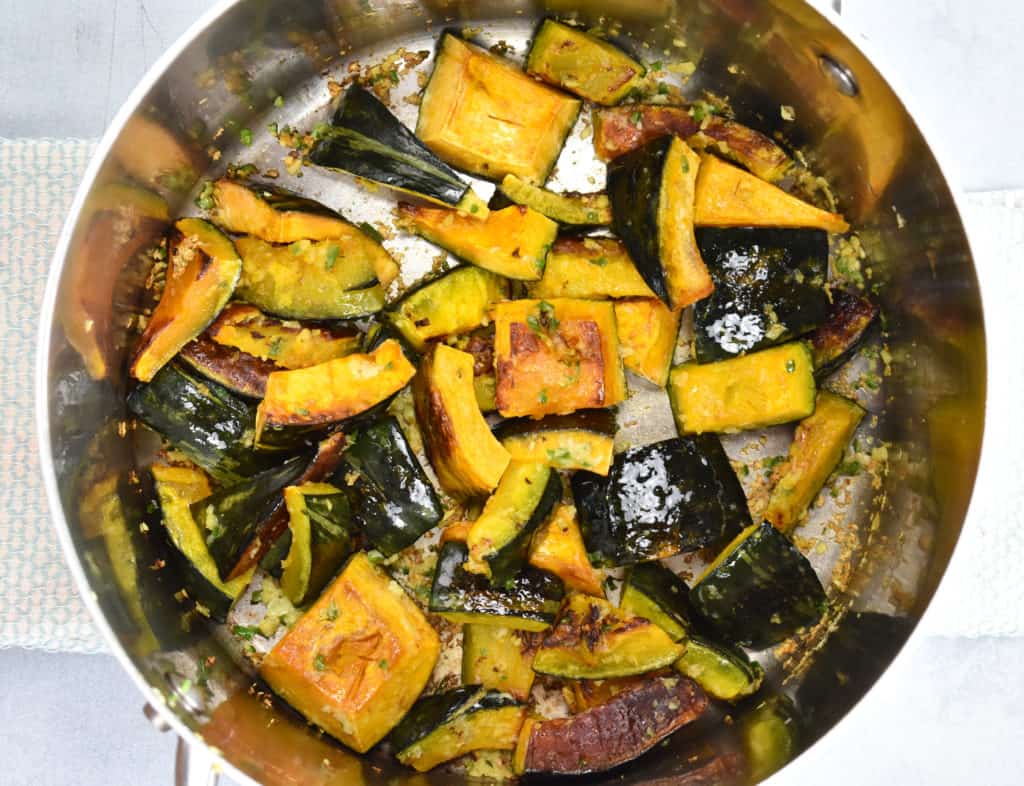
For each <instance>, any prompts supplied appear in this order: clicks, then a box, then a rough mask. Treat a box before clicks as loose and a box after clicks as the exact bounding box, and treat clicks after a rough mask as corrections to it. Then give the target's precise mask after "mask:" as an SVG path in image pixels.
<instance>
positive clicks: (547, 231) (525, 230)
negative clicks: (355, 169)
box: [398, 203, 558, 281]
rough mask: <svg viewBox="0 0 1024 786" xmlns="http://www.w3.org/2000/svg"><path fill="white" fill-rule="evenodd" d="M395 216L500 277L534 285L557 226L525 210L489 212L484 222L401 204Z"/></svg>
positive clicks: (445, 247)
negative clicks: (529, 282)
mask: <svg viewBox="0 0 1024 786" xmlns="http://www.w3.org/2000/svg"><path fill="white" fill-rule="evenodd" d="M398 214H399V217H400V219H401V220H402V221H405V222H407V223H408V224H409V225H410V227H411V228H412V230H413V231H414V232H416V234H418V235H422V236H423V237H425V238H426V239H427V240H429V241H430V242H431V243H436V244H437V245H439V246H441V248H443V249H445V250H447V251H451V252H452V253H453V254H455V256H457V257H459V258H460V259H464V260H466V261H467V262H471V263H472V264H474V265H477V266H478V267H482V268H483V269H484V270H490V271H491V272H492V273H497V274H498V275H499V276H505V277H506V278H514V279H521V280H524V281H536V280H537V279H539V278H540V277H541V275H542V274H543V273H544V260H545V259H546V258H547V254H548V249H549V248H550V247H551V244H552V243H554V242H555V235H556V234H557V233H558V224H556V223H555V222H554V221H552V220H551V219H550V218H547V217H546V216H544V215H542V214H540V213H538V212H537V211H536V210H531V209H530V208H528V207H522V206H520V205H512V206H510V207H506V208H504V209H502V210H492V211H491V212H490V214H488V216H487V218H485V219H482V220H481V219H478V218H475V217H474V216H472V215H468V214H466V213H462V212H459V211H457V210H449V209H445V208H434V207H423V206H419V205H409V204H405V203H399V205H398Z"/></svg>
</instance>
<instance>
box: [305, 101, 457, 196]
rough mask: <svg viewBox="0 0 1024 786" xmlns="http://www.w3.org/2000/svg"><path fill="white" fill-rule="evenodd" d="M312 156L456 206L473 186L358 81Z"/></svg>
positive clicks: (330, 165)
mask: <svg viewBox="0 0 1024 786" xmlns="http://www.w3.org/2000/svg"><path fill="white" fill-rule="evenodd" d="M310 160H311V161H312V162H313V163H314V164H317V165H319V166H323V167H327V168H330V169H340V170H343V171H345V172H349V173H350V174H352V175H355V176H357V177H362V178H365V179H367V180H372V181H374V182H377V183H381V184H383V185H385V186H389V187H392V188H397V189H400V190H402V191H408V192H412V193H415V194H419V195H421V196H423V197H425V198H427V199H430V200H432V201H435V202H440V203H441V204H445V205H451V206H455V205H457V204H458V203H459V201H460V200H461V199H462V197H463V196H465V194H466V192H467V191H469V184H468V183H466V182H465V181H463V180H461V179H460V178H459V176H458V174H457V173H456V172H455V170H454V169H452V168H451V167H450V166H448V165H447V164H445V163H444V162H443V161H441V159H439V158H438V157H437V156H435V155H434V154H433V153H432V152H430V150H429V149H427V147H426V146H424V145H423V144H422V143H421V142H420V141H419V139H417V138H416V136H415V135H414V134H413V133H412V132H411V131H409V130H408V129H407V128H406V127H405V126H404V125H402V123H401V122H400V121H399V120H398V118H396V117H395V116H394V115H393V114H391V112H389V111H388V109H387V107H385V106H384V105H383V104H382V103H381V102H380V101H379V100H378V99H377V98H376V96H374V95H373V94H372V93H370V92H369V91H367V90H365V89H364V88H362V87H360V86H358V85H354V86H353V87H350V88H349V90H348V92H347V93H346V94H345V99H344V102H343V104H342V106H341V107H340V108H339V110H338V111H337V113H336V114H335V115H334V120H333V127H332V128H330V129H329V130H328V131H327V132H326V134H325V135H324V136H323V137H322V138H321V139H320V140H319V141H318V142H317V144H316V145H315V146H314V148H313V150H312V152H311V153H310Z"/></svg>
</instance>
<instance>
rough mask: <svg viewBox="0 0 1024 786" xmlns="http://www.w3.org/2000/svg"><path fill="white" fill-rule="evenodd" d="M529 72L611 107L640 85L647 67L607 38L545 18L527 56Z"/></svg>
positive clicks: (596, 102) (556, 85) (527, 71)
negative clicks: (605, 39) (602, 38)
mask: <svg viewBox="0 0 1024 786" xmlns="http://www.w3.org/2000/svg"><path fill="white" fill-rule="evenodd" d="M526 73H528V74H531V75H532V76H536V77H538V78H540V79H542V80H544V81H545V82H547V83H549V84H552V85H554V86H555V87H560V88H562V89H563V90H568V91H569V92H570V93H575V94H576V95H578V96H580V97H581V98H586V99H587V100H588V101H593V102H594V103H595V104H603V105H606V106H610V105H612V104H617V103H619V101H621V100H622V99H623V98H625V97H626V95H628V94H629V92H630V91H631V90H633V89H634V88H636V87H638V86H639V84H640V79H641V78H642V77H643V75H644V74H645V73H646V69H645V68H644V67H643V66H642V65H640V63H638V62H637V61H636V60H634V59H633V58H632V57H630V56H629V55H627V54H626V53H625V52H623V51H622V50H621V49H619V48H618V47H616V46H613V45H612V44H609V43H608V42H607V41H602V40H601V39H600V38H595V37H594V36H592V35H588V34H587V33H585V32H584V31H583V30H578V29H577V28H574V27H570V26H569V25H566V24H562V23H561V22H556V21H555V20H554V19H545V20H544V21H543V22H542V23H541V25H540V28H539V29H538V30H537V33H536V35H534V37H533V43H532V44H531V45H530V51H529V53H528V54H527V55H526Z"/></svg>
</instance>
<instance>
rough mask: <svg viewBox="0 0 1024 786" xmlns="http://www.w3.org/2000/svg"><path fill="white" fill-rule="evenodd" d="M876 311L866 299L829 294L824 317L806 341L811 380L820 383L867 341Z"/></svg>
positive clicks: (835, 291) (841, 292)
mask: <svg viewBox="0 0 1024 786" xmlns="http://www.w3.org/2000/svg"><path fill="white" fill-rule="evenodd" d="M878 314H879V308H878V306H876V305H875V304H874V303H872V302H871V301H870V300H868V299H867V298H866V297H863V296H862V295H858V294H855V293H853V292H847V291H846V290H845V289H833V290H832V303H831V304H830V305H829V307H828V315H827V316H826V318H825V322H824V324H822V325H821V326H820V327H819V328H818V329H817V330H815V331H814V332H813V333H811V334H810V335H809V336H808V337H807V338H808V341H809V342H810V344H811V354H812V355H813V356H814V378H815V379H817V380H822V379H824V378H825V377H827V376H828V375H829V374H831V373H832V372H833V371H835V370H836V369H838V368H839V367H840V366H841V365H843V364H844V363H845V362H846V361H847V360H849V359H850V358H851V357H853V354H854V353H855V352H856V351H857V350H858V349H859V348H860V346H861V345H862V344H863V343H864V341H865V340H866V339H867V337H868V335H870V334H871V333H872V332H873V331H872V328H873V327H874V326H875V325H876V324H877V323H878Z"/></svg>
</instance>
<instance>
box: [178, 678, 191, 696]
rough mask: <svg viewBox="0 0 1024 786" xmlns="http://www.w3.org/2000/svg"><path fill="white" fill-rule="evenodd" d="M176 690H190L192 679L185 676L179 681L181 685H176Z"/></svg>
mask: <svg viewBox="0 0 1024 786" xmlns="http://www.w3.org/2000/svg"><path fill="white" fill-rule="evenodd" d="M178 690H179V691H181V692H182V693H188V692H189V691H190V690H192V680H190V679H188V678H187V677H186V678H185V679H183V680H182V681H181V685H179V686H178Z"/></svg>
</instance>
